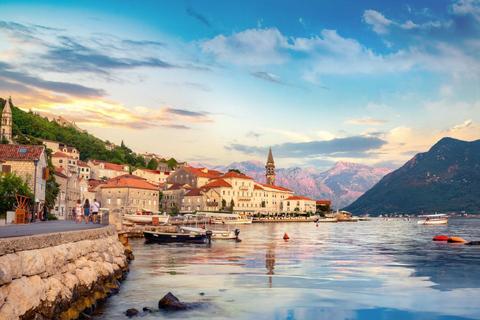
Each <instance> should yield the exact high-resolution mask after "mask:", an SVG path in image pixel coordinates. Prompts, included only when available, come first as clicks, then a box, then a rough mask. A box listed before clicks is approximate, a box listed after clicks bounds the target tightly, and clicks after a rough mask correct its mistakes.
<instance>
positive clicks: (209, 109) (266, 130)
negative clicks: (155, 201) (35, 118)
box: [0, 0, 480, 171]
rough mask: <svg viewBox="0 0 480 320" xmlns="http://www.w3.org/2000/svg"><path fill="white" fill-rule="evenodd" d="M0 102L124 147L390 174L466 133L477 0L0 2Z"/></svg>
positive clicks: (221, 160)
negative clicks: (352, 165)
mask: <svg viewBox="0 0 480 320" xmlns="http://www.w3.org/2000/svg"><path fill="white" fill-rule="evenodd" d="M0 12H1V15H0V97H3V98H4V99H6V98H8V97H9V96H11V97H12V101H13V104H14V105H15V106H17V107H20V108H22V109H24V110H32V111H34V112H38V113H39V114H41V115H42V116H46V117H49V118H50V119H53V118H54V117H58V116H60V115H61V116H63V117H64V118H66V119H69V120H72V121H75V123H76V124H77V125H78V126H79V127H81V128H83V129H86V130H88V132H89V133H91V134H93V135H95V136H97V137H98V138H100V139H102V140H108V141H111V142H113V143H115V144H120V143H121V141H122V140H123V142H124V143H125V145H127V146H129V147H130V148H131V149H132V150H134V151H135V152H138V153H142V152H150V153H155V154H158V155H160V156H163V157H166V158H170V157H174V158H175V159H177V160H183V161H187V162H191V163H193V162H201V163H208V164H211V165H228V164H230V163H232V162H240V161H248V160H259V161H262V162H266V160H267V156H268V150H269V148H272V153H273V156H274V159H275V165H276V167H277V168H282V167H291V166H298V167H304V168H314V169H316V170H318V171H324V170H326V169H328V168H329V167H330V166H332V165H333V164H334V163H335V162H337V161H348V162H356V163H361V164H364V165H369V166H374V167H380V166H388V167H390V168H393V169H396V168H398V167H400V166H401V165H403V164H404V163H405V162H406V161H408V160H409V159H410V158H411V157H412V156H413V155H415V154H416V153H418V152H426V151H428V149H429V148H430V147H431V146H432V145H434V144H435V143H436V142H437V141H438V140H440V139H441V138H443V137H453V138H457V139H461V140H466V141H473V140H478V139H480V80H479V76H480V1H478V0H461V1H457V0H456V1H444V0H435V1H431V0H430V1H424V0H412V1H398V0H396V1H392V0H387V1H385V0H384V1H370V0H366V1H355V0H349V1H347V0H336V1H313V0H309V1H306V0H297V1H285V0H276V1H270V0H269V1H262V0H258V1H245V0H243V1H237V0H232V1H213V0H205V1H185V0H178V1H162V0H156V1H155V0H148V1H147V0H143V1H122V0H115V1H110V0H102V1H98V0H95V1H90V0H82V1H68V0H63V1H53V0H52V1H48V0H47V1H23V0H14V1H10V0H2V1H1V2H0Z"/></svg>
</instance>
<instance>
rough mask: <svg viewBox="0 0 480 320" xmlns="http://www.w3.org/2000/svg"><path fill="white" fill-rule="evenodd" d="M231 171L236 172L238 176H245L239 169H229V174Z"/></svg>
mask: <svg viewBox="0 0 480 320" xmlns="http://www.w3.org/2000/svg"><path fill="white" fill-rule="evenodd" d="M230 171H233V172H236V173H238V174H241V175H243V173H242V172H241V171H240V170H238V169H228V172H230Z"/></svg>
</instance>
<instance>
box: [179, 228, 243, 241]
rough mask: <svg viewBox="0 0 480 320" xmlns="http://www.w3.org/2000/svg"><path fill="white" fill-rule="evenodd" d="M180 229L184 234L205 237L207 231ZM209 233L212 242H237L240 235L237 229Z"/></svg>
mask: <svg viewBox="0 0 480 320" xmlns="http://www.w3.org/2000/svg"><path fill="white" fill-rule="evenodd" d="M180 229H181V230H182V231H184V232H187V233H193V234H205V235H206V233H207V229H202V228H192V227H180ZM209 230H210V229H209ZM210 231H212V239H213V240H237V239H238V235H239V234H240V230H239V229H234V230H210Z"/></svg>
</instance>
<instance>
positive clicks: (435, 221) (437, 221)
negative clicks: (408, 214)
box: [417, 214, 448, 226]
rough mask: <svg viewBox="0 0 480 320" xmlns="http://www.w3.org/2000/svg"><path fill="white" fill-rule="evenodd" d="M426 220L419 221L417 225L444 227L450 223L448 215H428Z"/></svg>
mask: <svg viewBox="0 0 480 320" xmlns="http://www.w3.org/2000/svg"><path fill="white" fill-rule="evenodd" d="M425 217H426V219H425V220H423V221H418V222H417V224H422V225H426V226H436V225H444V224H447V222H448V216H447V215H446V214H427V215H426V216H425Z"/></svg>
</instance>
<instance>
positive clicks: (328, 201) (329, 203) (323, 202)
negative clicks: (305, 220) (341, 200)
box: [317, 200, 332, 205]
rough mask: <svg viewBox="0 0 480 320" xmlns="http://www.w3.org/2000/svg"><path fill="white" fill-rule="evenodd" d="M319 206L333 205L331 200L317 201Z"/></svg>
mask: <svg viewBox="0 0 480 320" xmlns="http://www.w3.org/2000/svg"><path fill="white" fill-rule="evenodd" d="M317 204H328V205H331V204H332V201H330V200H317Z"/></svg>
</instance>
